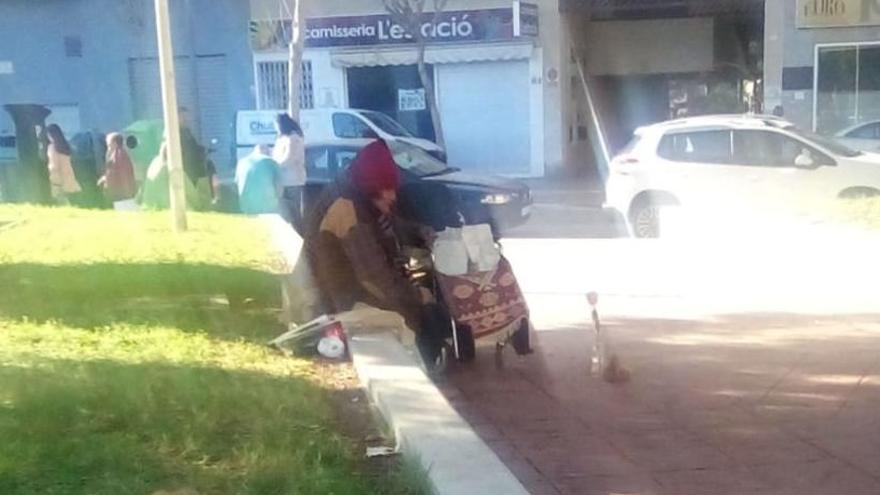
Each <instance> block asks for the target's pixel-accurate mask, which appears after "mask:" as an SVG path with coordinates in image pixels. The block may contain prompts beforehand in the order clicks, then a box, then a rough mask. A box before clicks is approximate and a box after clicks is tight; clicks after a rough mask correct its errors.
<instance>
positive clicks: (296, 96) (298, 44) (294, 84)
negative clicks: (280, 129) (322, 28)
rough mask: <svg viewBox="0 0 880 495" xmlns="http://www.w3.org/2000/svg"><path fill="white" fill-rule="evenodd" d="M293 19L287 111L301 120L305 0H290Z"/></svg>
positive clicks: (289, 53)
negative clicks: (303, 9)
mask: <svg viewBox="0 0 880 495" xmlns="http://www.w3.org/2000/svg"><path fill="white" fill-rule="evenodd" d="M289 1H290V3H291V5H290V12H291V13H292V19H291V23H290V30H291V31H290V45H289V46H288V58H287V113H288V114H289V115H290V117H291V118H292V119H293V120H296V121H297V122H299V110H300V105H299V101H300V96H301V93H302V88H301V86H300V81H301V79H302V74H301V72H302V59H303V49H304V48H305V40H306V37H305V33H304V30H303V27H304V26H303V22H302V20H303V19H302V2H303V0H289Z"/></svg>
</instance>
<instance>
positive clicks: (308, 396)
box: [0, 205, 424, 495]
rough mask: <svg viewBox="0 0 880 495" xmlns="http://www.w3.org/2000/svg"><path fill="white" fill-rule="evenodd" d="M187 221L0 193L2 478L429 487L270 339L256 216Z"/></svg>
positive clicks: (84, 490) (228, 489)
mask: <svg viewBox="0 0 880 495" xmlns="http://www.w3.org/2000/svg"><path fill="white" fill-rule="evenodd" d="M190 223H191V227H192V229H191V231H190V232H187V233H185V234H180V235H174V234H172V233H171V232H170V228H169V227H170V216H169V215H168V214H167V213H117V212H102V211H98V212H95V211H83V210H75V209H61V208H36V207H10V206H2V205H0V439H2V441H0V493H2V494H4V495H7V494H8V495H13V494H16V495H17V494H65V495H72V494H89V495H99V494H107V495H110V494H113V495H117V494H147V495H149V494H151V493H153V492H154V491H158V490H168V491H173V490H178V489H184V488H188V489H194V490H196V491H198V492H199V493H201V494H324V493H328V494H329V493H333V494H367V493H378V494H382V493H386V494H406V493H422V492H423V491H424V482H423V478H421V477H419V476H417V475H416V476H414V475H413V473H412V471H411V470H410V469H407V468H395V469H392V470H391V472H387V471H385V472H382V473H381V474H379V475H377V474H376V472H375V470H371V469H369V466H367V465H366V464H365V461H363V460H362V459H361V457H362V455H363V452H362V451H359V450H358V447H356V446H357V443H356V442H354V441H352V439H350V438H348V437H345V436H343V435H341V434H340V433H339V432H340V428H338V427H339V424H338V420H337V419H336V418H337V416H335V411H334V408H333V407H331V404H332V402H333V400H334V397H333V394H336V393H338V391H334V390H332V389H329V388H327V387H325V386H323V383H322V380H321V378H320V376H319V375H320V374H319V373H316V368H315V367H314V365H313V363H311V362H309V361H305V360H296V359H290V358H285V357H282V356H280V355H277V354H275V353H273V352H271V351H269V350H268V349H267V348H266V347H265V345H264V343H265V342H266V341H267V340H268V339H269V338H270V337H272V336H274V335H277V334H278V333H280V331H281V328H280V326H279V324H278V323H277V317H276V312H275V311H274V310H273V309H272V308H274V307H275V306H276V304H275V303H276V297H277V285H276V282H275V279H274V278H273V275H272V274H271V272H272V270H273V266H272V263H271V262H270V260H271V259H273V258H272V256H271V252H270V251H269V248H268V246H269V243H268V235H267V233H266V232H265V231H264V230H263V229H262V228H261V226H260V225H259V224H258V223H257V222H255V221H253V220H249V219H246V218H244V217H232V216H224V215H211V214H191V216H190ZM246 298H247V299H252V300H253V301H255V302H253V303H250V304H247V305H245V306H244V307H242V308H238V307H235V308H231V307H230V304H229V301H241V300H245V299H246ZM371 473H372V474H371Z"/></svg>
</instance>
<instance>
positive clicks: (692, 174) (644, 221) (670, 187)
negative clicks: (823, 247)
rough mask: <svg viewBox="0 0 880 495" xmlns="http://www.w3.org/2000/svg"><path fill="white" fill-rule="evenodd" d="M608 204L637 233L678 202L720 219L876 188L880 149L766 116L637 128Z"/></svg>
mask: <svg viewBox="0 0 880 495" xmlns="http://www.w3.org/2000/svg"><path fill="white" fill-rule="evenodd" d="M609 169H610V170H609V178H608V182H607V185H606V198H607V199H606V206H608V207H611V208H613V209H615V210H617V211H618V212H620V213H621V214H622V215H623V216H624V217H625V218H626V220H627V221H628V224H629V226H630V230H631V232H632V233H633V235H635V236H636V237H657V236H659V235H660V211H661V208H662V207H664V206H669V205H678V206H681V207H682V208H683V209H685V211H690V212H694V211H698V212H700V213H701V214H705V215H707V216H706V218H713V217H712V215H713V214H717V216H715V217H714V218H716V219H717V221H719V222H724V221H726V220H727V219H729V218H731V217H728V216H727V215H733V216H736V215H738V214H739V213H746V212H749V213H756V214H757V216H753V217H751V218H761V217H762V215H765V214H769V212H771V211H772V212H773V213H777V212H783V213H784V212H785V211H786V209H789V208H791V209H793V208H795V207H802V206H804V205H811V207H815V208H819V207H820V206H819V205H821V201H822V200H829V199H834V198H838V197H851V196H866V195H877V194H880V154H875V153H864V152H861V151H855V150H852V149H850V148H847V147H846V146H843V145H841V144H839V143H837V142H835V141H833V140H831V139H828V138H824V137H821V136H818V135H815V134H813V133H811V132H807V131H803V130H801V129H798V128H797V127H795V126H794V125H793V124H791V123H790V122H787V121H785V120H782V119H779V118H776V117H764V116H723V115H722V116H706V117H696V118H689V119H683V120H675V121H670V122H664V123H660V124H655V125H651V126H647V127H643V128H640V129H638V130H637V131H636V132H635V135H634V137H633V139H632V141H631V142H630V143H629V144H628V145H627V146H626V147H625V148H624V149H623V150H622V151H621V152H620V153H619V154H618V155H617V156H616V157H615V158H614V159H613V160H612V162H611V164H610V167H609Z"/></svg>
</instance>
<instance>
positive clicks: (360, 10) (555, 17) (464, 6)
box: [250, 0, 567, 174]
mask: <svg viewBox="0 0 880 495" xmlns="http://www.w3.org/2000/svg"><path fill="white" fill-rule="evenodd" d="M532 3H534V4H537V5H538V8H539V16H540V20H539V22H540V37H539V39H538V40H537V41H536V53H535V56H533V57H532V60H531V62H530V68H529V70H530V87H531V90H530V93H531V97H530V98H529V101H528V102H523V103H521V104H528V105H530V106H531V108H530V110H531V113H530V115H531V120H532V129H533V140H532V145H533V148H532V153H533V158H532V159H533V161H535V162H541V167H536V168H540V169H542V170H543V171H544V173H546V174H554V173H556V172H558V171H560V170H561V169H562V168H563V166H564V160H563V147H564V144H565V136H564V135H563V129H564V116H563V111H564V108H563V103H562V94H563V87H562V84H563V78H562V77H561V76H562V72H563V70H564V68H563V67H562V65H563V64H562V63H561V62H562V60H563V53H567V50H565V48H564V47H565V46H566V45H565V41H564V32H563V31H564V30H563V29H562V26H561V17H560V14H559V1H558V0H532ZM250 5H251V16H252V17H253V18H254V19H273V18H278V17H279V16H282V17H283V16H285V15H286V12H283V11H279V2H278V0H251V1H250ZM428 5H430V2H428ZM511 5H512V0H479V1H475V0H450V1H449V2H448V4H447V5H446V10H448V11H451V10H474V9H489V8H509V7H510V6H511ZM383 13H385V10H384V7H383V4H382V1H381V0H320V1H312V2H308V3H306V4H304V16H305V17H306V18H317V17H331V16H358V15H371V14H383ZM330 52H331V50H330V49H308V50H306V53H305V55H304V60H308V61H310V62H311V65H312V71H313V79H314V81H315V85H316V86H315V98H316V104H317V105H321V102H322V100H323V99H324V96H325V95H326V94H327V93H332V94H333V95H338V97H339V98H338V101H340V105H343V106H344V105H346V104H347V101H346V99H347V94H346V93H347V92H346V86H345V84H346V83H345V80H344V73H345V71H343V70H340V69H338V68H335V67H333V66H332V65H331V63H330V62H331V60H330V55H329V54H330ZM261 56H262V55H259V54H258V55H256V59H257V60H259V59H260V58H261ZM271 56H272V55H269V57H271ZM274 56H275V57H276V58H277V57H279V56H280V53H279V54H275V55H274ZM548 76H550V77H549V78H548ZM334 98H335V96H334ZM440 105H441V112H442V111H443V109H442V98H441V101H440Z"/></svg>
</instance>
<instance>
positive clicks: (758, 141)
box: [733, 130, 833, 167]
mask: <svg viewBox="0 0 880 495" xmlns="http://www.w3.org/2000/svg"><path fill="white" fill-rule="evenodd" d="M804 150H807V151H808V152H809V156H810V157H811V158H812V159H813V160H814V161H816V162H817V163H833V160H831V158H829V157H828V156H827V155H825V154H824V153H822V152H820V151H819V150H817V149H816V148H814V147H812V146H809V145H807V144H806V143H804V142H803V141H800V140H798V139H795V138H793V137H790V136H786V135H784V134H780V133H778V132H771V131H757V130H742V131H735V132H734V133H733V156H734V163H736V164H739V165H750V166H760V167H793V166H795V165H796V164H797V159H798V156H800V155H801V154H802V153H803V151H804Z"/></svg>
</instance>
